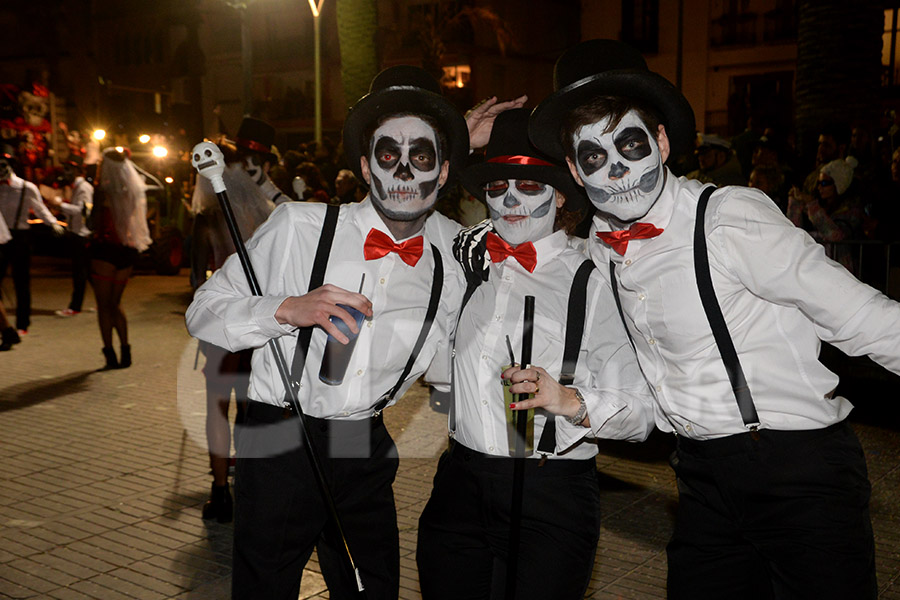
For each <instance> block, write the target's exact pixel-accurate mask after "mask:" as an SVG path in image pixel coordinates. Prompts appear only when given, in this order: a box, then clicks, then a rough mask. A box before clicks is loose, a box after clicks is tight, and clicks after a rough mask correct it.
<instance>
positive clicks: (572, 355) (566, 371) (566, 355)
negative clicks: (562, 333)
mask: <svg viewBox="0 0 900 600" xmlns="http://www.w3.org/2000/svg"><path fill="white" fill-rule="evenodd" d="M593 270H594V262H593V261H592V260H590V259H588V260H585V261H584V262H583V263H581V266H580V267H578V271H576V272H575V278H574V279H572V287H571V288H570V289H569V305H568V307H567V309H566V341H565V345H564V347H563V348H564V349H563V360H562V370H561V371H560V373H559V382H560V383H561V384H562V385H572V382H573V381H574V380H575V365H577V364H578V352H579V350H581V338H582V336H583V335H584V316H585V310H586V308H587V282H588V278H589V277H590V276H591V272H592V271H593ZM544 413H545V415H546V417H547V420H546V421H545V422H544V430H543V431H542V432H541V440H540V441H539V442H538V448H537V449H538V452H539V453H541V454H544V455H547V454H553V453H554V452H556V415H553V414H550V413H548V412H546V411H544Z"/></svg>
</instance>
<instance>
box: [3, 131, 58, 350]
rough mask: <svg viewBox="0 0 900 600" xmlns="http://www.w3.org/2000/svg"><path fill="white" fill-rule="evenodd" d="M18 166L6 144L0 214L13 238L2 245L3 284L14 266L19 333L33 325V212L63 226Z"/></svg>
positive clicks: (51, 222) (49, 221) (22, 333)
mask: <svg viewBox="0 0 900 600" xmlns="http://www.w3.org/2000/svg"><path fill="white" fill-rule="evenodd" d="M17 165H18V161H17V159H16V156H15V151H14V150H13V149H12V147H11V146H8V145H6V144H4V145H3V146H2V149H0V214H2V215H3V218H4V220H5V221H6V225H7V227H9V231H10V233H11V234H12V239H11V240H10V241H9V242H7V243H5V244H2V245H0V283H2V282H3V278H4V277H5V276H6V270H7V268H8V267H9V265H10V264H11V265H12V278H13V286H14V287H15V290H16V329H17V330H18V335H20V336H21V335H24V334H26V333H28V326H29V325H30V324H31V231H30V228H31V225H29V224H28V219H29V217H30V213H31V211H34V214H35V215H36V216H37V217H38V218H40V219H42V220H43V221H44V223H46V224H48V225H49V226H50V227H51V228H53V232H54V233H55V234H56V235H62V233H63V227H62V225H60V224H59V223H57V222H56V217H54V216H53V213H51V212H50V209H48V208H47V207H46V206H45V205H44V201H43V199H42V198H41V193H40V191H39V190H38V188H37V186H36V185H34V184H33V183H31V182H30V181H25V180H24V179H22V178H21V177H19V176H18V175H16V172H15V170H14V167H15V166H17Z"/></svg>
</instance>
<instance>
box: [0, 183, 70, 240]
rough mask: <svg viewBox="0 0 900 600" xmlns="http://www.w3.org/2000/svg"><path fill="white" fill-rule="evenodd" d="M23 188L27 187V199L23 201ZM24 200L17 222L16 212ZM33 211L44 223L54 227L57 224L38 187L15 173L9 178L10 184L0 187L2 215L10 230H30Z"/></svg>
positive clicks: (0, 212) (0, 210) (0, 211)
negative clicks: (30, 217) (30, 215)
mask: <svg viewBox="0 0 900 600" xmlns="http://www.w3.org/2000/svg"><path fill="white" fill-rule="evenodd" d="M22 186H25V197H24V199H22ZM20 199H22V210H21V211H19V220H18V221H16V211H18V210H19V201H20ZM30 210H33V211H34V214H35V215H37V216H38V218H40V219H42V220H43V221H44V223H46V224H48V225H52V224H53V223H56V217H54V216H53V213H51V212H50V209H49V208H47V206H46V205H45V204H44V199H43V198H41V192H40V191H39V190H38V187H37V186H36V185H34V184H33V183H31V182H30V181H25V180H24V179H22V178H21V177H19V176H18V175H16V174H15V173H13V174H11V175H10V177H9V183H4V184H3V185H0V214H2V215H3V219H4V220H5V221H6V226H7V227H9V228H10V230H14V229H29V228H30V227H31V226H30V225H29V224H28V217H29V211H30Z"/></svg>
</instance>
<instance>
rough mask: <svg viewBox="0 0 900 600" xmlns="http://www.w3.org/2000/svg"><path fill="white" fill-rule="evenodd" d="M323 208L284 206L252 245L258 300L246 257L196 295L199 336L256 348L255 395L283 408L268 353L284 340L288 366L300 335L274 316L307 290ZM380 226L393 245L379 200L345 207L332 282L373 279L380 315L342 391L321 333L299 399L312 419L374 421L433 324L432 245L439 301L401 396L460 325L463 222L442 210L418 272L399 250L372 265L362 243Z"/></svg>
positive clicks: (193, 311)
mask: <svg viewBox="0 0 900 600" xmlns="http://www.w3.org/2000/svg"><path fill="white" fill-rule="evenodd" d="M325 208H326V205H325V204H319V203H312V202H310V203H306V202H288V203H285V204H281V205H279V206H278V207H276V209H275V210H274V211H273V212H272V214H271V216H270V217H269V219H268V220H267V221H266V222H265V223H263V224H262V225H260V227H259V228H258V229H257V230H256V232H255V233H254V234H253V237H251V238H250V240H249V241H248V242H247V250H248V253H249V256H250V260H251V262H252V264H253V266H254V269H255V271H256V276H257V279H258V280H259V285H260V287H261V289H262V290H263V294H264V295H263V296H261V297H253V296H251V295H250V290H249V287H248V285H247V283H246V281H245V278H244V273H243V270H242V268H241V264H240V262H239V260H238V257H237V255H232V256H231V257H229V258H228V260H226V261H225V264H224V265H223V266H222V268H221V269H219V270H218V271H216V272H215V273H214V274H213V276H212V277H211V278H210V279H209V281H207V282H206V283H204V284H203V285H202V286H201V287H200V288H198V289H197V292H196V293H195V295H194V301H193V302H192V303H191V305H190V307H189V308H188V310H187V314H186V319H187V326H188V330H189V331H190V333H191V335H193V336H195V337H197V338H200V339H202V340H205V341H207V342H210V343H213V344H215V345H217V346H220V347H222V348H226V349H228V350H231V351H237V350H242V349H245V348H257V349H258V350H256V351H255V352H254V353H253V359H252V374H251V378H250V392H249V395H250V397H251V398H252V399H254V400H257V401H259V402H267V403H269V404H274V405H278V406H281V405H282V404H283V401H284V397H285V391H284V386H283V384H282V380H281V377H280V375H279V374H278V371H277V369H276V366H275V361H274V360H273V358H272V356H271V351H270V350H268V349H265V348H263V346H265V344H266V343H267V342H268V341H269V340H270V339H273V338H274V339H276V340H277V343H278V344H279V345H280V346H281V348H282V351H283V352H284V355H285V358H286V359H287V361H288V364H289V365H290V363H291V361H292V359H293V356H294V348H295V347H296V344H297V332H298V329H296V328H294V327H290V326H285V325H281V324H279V323H278V322H277V321H276V320H275V311H276V310H277V309H278V307H279V306H280V305H281V303H282V302H283V301H284V300H285V299H286V298H287V297H289V296H300V295H303V294H305V293H306V291H307V286H308V282H309V278H310V275H311V271H312V263H313V257H314V256H315V252H316V246H317V245H318V242H319V232H320V231H321V229H322V223H323V221H324V218H325ZM373 228H375V229H378V230H380V231H382V232H384V233H386V234H387V235H388V236H390V237H391V238H392V239H394V238H393V236H391V234H390V232H389V231H388V229H387V227H386V226H385V224H384V222H383V221H382V220H381V217H380V216H379V215H378V213H377V212H376V211H375V209H374V208H373V206H372V203H371V201H369V200H364V201H363V202H360V203H357V204H346V205H344V206H342V207H341V212H340V217H339V218H338V223H337V230H336V233H335V237H334V243H333V245H332V247H331V255H330V258H329V260H328V269H327V271H326V273H325V281H324V283H326V284H327V283H331V284H333V285H336V286H339V287H341V288H344V289H346V290H350V291H353V292H355V291H357V289H359V284H360V278H361V276H362V275H363V274H365V284H364V286H363V290H362V293H363V294H364V295H366V296H367V297H368V298H369V299H370V300H371V301H372V305H373V308H372V310H373V311H374V316H373V317H372V318H371V319H369V320H367V321H366V322H364V324H363V326H362V327H361V329H360V334H359V337H358V339H357V342H356V347H355V349H354V351H353V355H352V358H351V360H350V365H349V367H348V368H347V374H346V376H345V378H344V381H343V383H342V384H341V385H337V386H331V385H327V384H325V383H322V382H321V381H320V380H319V378H318V374H319V367H320V366H321V361H322V355H323V351H324V347H325V341H326V338H327V335H326V334H325V332H324V331H323V330H322V329H321V328H316V329H315V331H314V332H313V335H312V341H311V344H310V350H309V353H308V357H307V360H306V366H305V369H304V372H303V376H302V379H301V387H300V391H299V394H298V395H299V398H300V402H301V405H302V407H303V409H304V411H305V412H306V413H307V414H308V415H310V416H313V417H319V418H337V419H349V420H354V419H363V418H367V417H370V416H371V415H372V407H373V405H374V404H375V402H376V401H377V400H378V399H379V398H380V397H381V396H382V394H384V393H385V392H388V391H389V390H390V389H392V388H393V387H394V385H395V384H396V382H397V380H398V379H399V377H400V374H401V373H402V371H403V368H404V366H405V365H406V362H407V360H408V358H409V355H410V352H411V351H412V348H413V345H414V344H415V341H416V339H417V338H418V336H419V331H420V330H421V327H422V323H423V321H424V318H425V313H426V309H427V306H428V300H429V297H430V291H431V282H432V273H433V266H434V261H433V258H432V253H431V244H434V245H435V246H436V247H437V248H438V249H439V251H440V252H441V255H442V260H443V267H444V278H443V288H442V294H441V300H440V304H439V308H438V312H437V316H436V318H435V321H434V323H433V325H432V327H431V330H430V332H429V334H428V338H427V339H426V342H425V345H424V347H423V348H422V351H421V352H420V353H419V356H418V358H417V359H416V363H415V366H414V367H413V369H412V371H411V372H410V373H409V375H408V377H407V378H406V381H405V383H404V384H403V386H402V387H401V389H400V390H399V392H398V393H397V395H396V396H395V399H397V398H399V397H400V396H401V395H402V394H403V392H405V391H406V390H407V389H408V388H409V386H410V385H412V383H413V382H414V381H415V380H416V378H418V377H419V376H420V375H421V374H422V373H423V372H424V371H425V369H426V368H427V367H428V365H429V363H430V362H431V360H432V357H433V356H434V354H435V351H436V350H437V348H438V346H439V345H441V344H446V343H447V340H448V338H449V333H450V331H451V329H452V326H453V325H454V324H455V322H456V314H457V310H458V307H459V303H460V298H461V289H462V274H461V270H460V269H459V268H458V266H457V263H456V261H454V260H453V258H452V254H451V253H450V247H451V244H452V241H453V237H454V236H455V235H456V232H457V231H458V230H459V225H458V224H457V223H455V222H453V221H451V220H449V219H447V218H446V217H444V216H442V215H440V214H438V213H434V214H432V215H431V216H429V217H428V219H427V220H426V222H425V227H424V228H423V230H422V231H421V232H420V233H421V234H423V235H424V242H425V243H424V251H423V254H422V258H421V259H420V260H419V262H418V263H417V264H416V266H415V267H410V266H409V265H407V264H406V263H404V262H403V261H402V260H401V259H400V258H399V257H398V256H397V254H395V253H393V252H392V253H389V254H388V255H387V256H385V257H383V258H380V259H376V260H365V258H364V256H363V242H364V240H365V238H366V236H367V235H368V234H369V231H370V230H371V229H373ZM413 237H414V236H413ZM395 241H399V240H395Z"/></svg>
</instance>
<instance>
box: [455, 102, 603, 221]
mask: <svg viewBox="0 0 900 600" xmlns="http://www.w3.org/2000/svg"><path fill="white" fill-rule="evenodd" d="M528 114H529V111H528V110H526V109H524V108H514V109H511V110H507V111H504V112H502V113H500V114H499V115H498V116H497V118H496V120H494V126H493V128H492V129H491V139H490V141H488V144H487V146H485V149H484V161H482V162H478V163H476V164H473V165H471V166H470V167H468V168H467V169H466V170H465V171H463V173H462V175H461V176H460V181H461V182H462V184H463V186H464V187H465V188H466V190H468V191H469V193H470V194H472V195H473V196H475V197H476V198H479V199H481V200H484V199H485V195H484V187H483V186H484V184H486V183H489V182H491V181H497V180H498V179H529V180H531V181H540V182H541V183H546V184H547V185H551V186H553V187H554V188H556V189H557V190H558V191H560V192H562V194H563V195H564V196H565V197H566V204H565V206H566V209H567V210H570V211H578V210H580V209H582V208H584V207H585V206H587V199H586V198H585V196H584V190H583V188H581V187H580V186H578V185H577V184H576V183H575V180H574V179H572V176H571V175H570V174H569V169H568V167H565V166H563V165H561V164H559V163H558V162H557V161H555V160H553V159H552V158H550V157H548V156H547V155H545V154H544V153H542V152H540V151H538V150H537V148H535V147H534V146H533V145H532V144H531V142H530V141H529V140H528Z"/></svg>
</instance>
